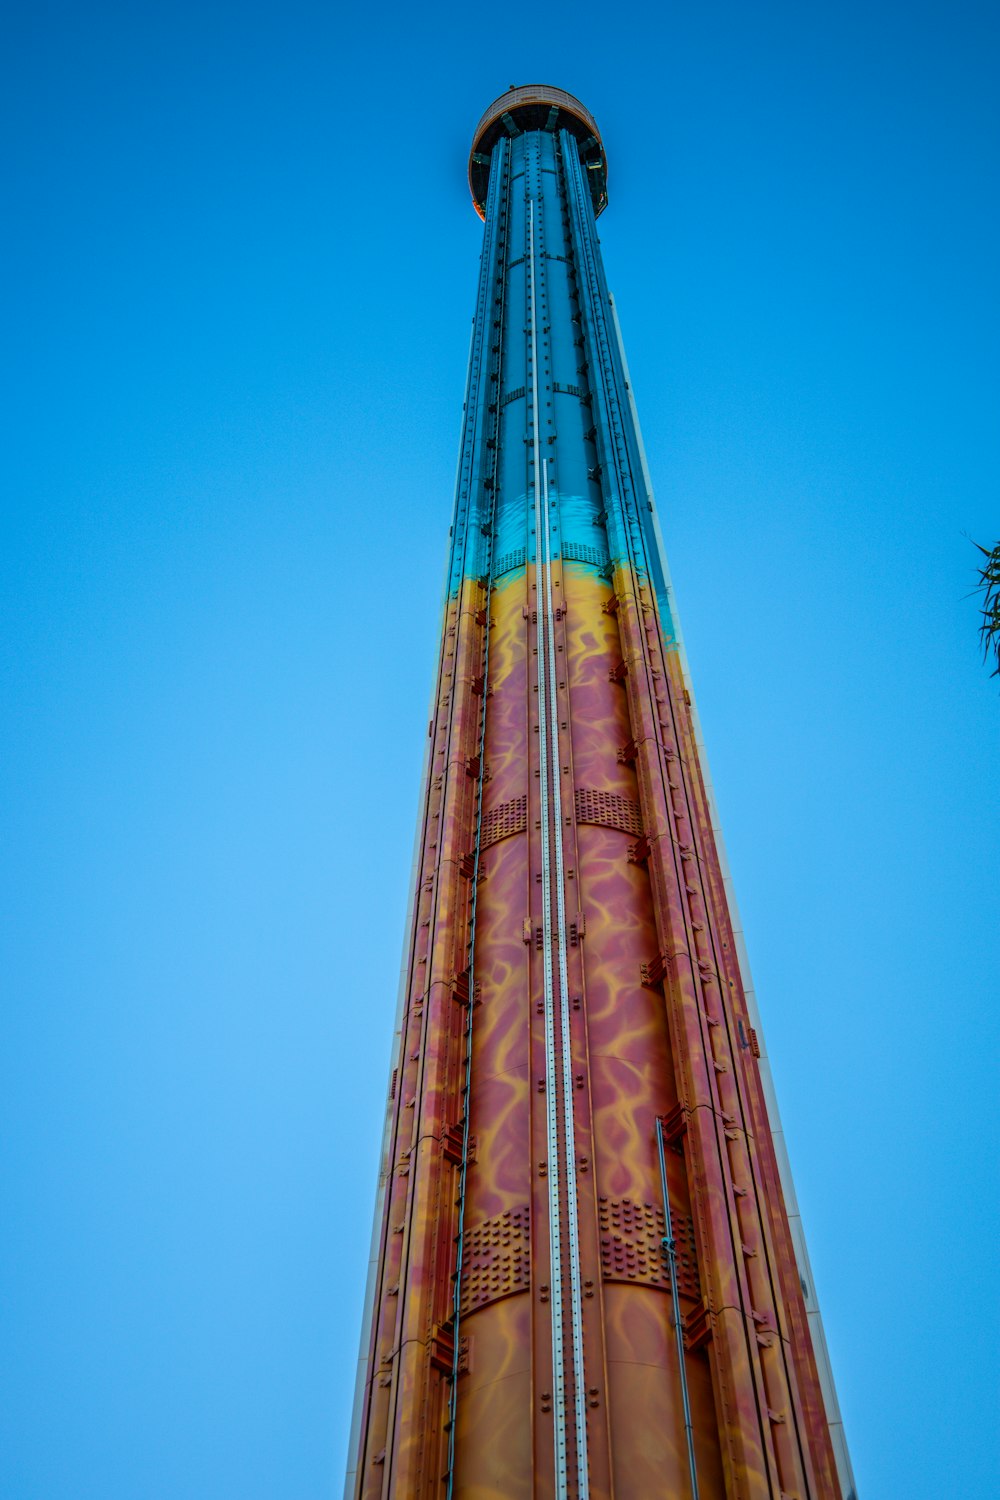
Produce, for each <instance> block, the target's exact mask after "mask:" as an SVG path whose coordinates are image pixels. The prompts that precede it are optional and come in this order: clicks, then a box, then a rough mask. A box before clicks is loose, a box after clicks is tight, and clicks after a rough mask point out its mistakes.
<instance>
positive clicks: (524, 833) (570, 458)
mask: <svg viewBox="0 0 1000 1500" xmlns="http://www.w3.org/2000/svg"><path fill="white" fill-rule="evenodd" d="M469 181H470V187H471V190H472V194H473V201H474V203H475V205H476V208H477V211H478V212H479V213H480V214H481V216H482V217H483V219H484V224H485V229H484V245H483V255H482V262H481V269H480V279H479V288H478V294H477V305H476V315H475V324H474V334H473V347H472V353H471V357H470V365H469V377H468V384H467V390H466V401H465V417H464V426H463V437H462V451H461V456H460V464H459V477H458V489H457V496H456V505H455V514H454V521H453V526H452V533H451V542H450V562H449V571H448V586H447V594H446V600H445V611H444V620H443V624H442V636H441V647H440V658H439V665H438V676H437V688H436V696H435V704H434V712H433V717H432V721H431V726H430V739H429V749H428V763H427V771H426V780H425V792H424V803H423V809H422V823H421V828H420V832H419V835H418V846H417V854H416V865H415V871H414V885H413V898H412V909H411V918H410V924H411V925H410V932H409V940H408V949H407V953H406V956H405V960H404V972H403V980H402V990H401V998H400V1013H399V1022H398V1039H397V1054H396V1058H395V1062H394V1070H393V1075H392V1082H391V1087H390V1098H389V1102H388V1114H387V1126H386V1137H385V1147H384V1155H383V1172H382V1179H381V1183H380V1193H379V1203H378V1209H377V1215H376V1236H375V1242H374V1246H373V1255H372V1264H371V1276H370V1282H369V1295H368V1305H367V1309H366V1328H365V1332H364V1335H363V1343H362V1351H361V1364H360V1370H359V1383H358V1400H357V1405H356V1412H355V1424H354V1431H353V1433H352V1468H351V1472H350V1474H349V1476H348V1489H347V1493H348V1495H349V1496H354V1497H356V1500H376V1497H380V1500H388V1497H396V1500H418V1497H419V1500H425V1497H426V1500H430V1497H450V1496H456V1497H462V1500H487V1497H496V1500H500V1497H503V1500H528V1497H531V1500H550V1497H552V1500H569V1497H574V1500H577V1497H578V1500H588V1497H593V1500H610V1497H611V1496H616V1497H617V1500H652V1497H659V1496H663V1497H667V1496H671V1497H672V1496H687V1495H700V1496H701V1497H717V1496H718V1497H722V1496H728V1497H731V1500H735V1497H740V1500H743V1497H746V1500H758V1497H759V1500H764V1497H769V1500H780V1497H782V1496H785V1497H791V1496H796V1497H799V1500H806V1497H831V1500H835V1497H839V1496H841V1495H843V1496H844V1497H845V1500H846V1496H847V1495H848V1494H849V1493H850V1492H851V1488H852V1486H851V1481H850V1468H849V1462H848V1460H847V1455H846V1448H845V1447H844V1445H843V1437H842V1429H841V1427H840V1423H839V1416H838V1414H837V1410H836V1398H835V1396H834V1394H833V1386H832V1380H831V1379H830V1376H829V1366H828V1362H827V1359H826V1353H825V1346H824V1344H823V1341H822V1333H821V1329H820V1328H819V1324H818V1311H817V1310H816V1308H815V1304H814V1301H813V1298H812V1292H811V1274H810V1273H808V1267H807V1264H806V1262H805V1259H804V1245H802V1246H800V1247H797V1243H796V1241H797V1240H800V1238H801V1236H800V1231H799V1228H798V1219H797V1213H796V1211H795V1208H794V1198H793V1197H792V1194H791V1185H790V1179H789V1176H788V1172H787V1163H786V1161H785V1158H784V1152H783V1146H782V1138H781V1136H780V1127H779V1126H778V1123H777V1115H776V1112H775V1108H774V1104H773V1098H772V1097H771V1095H770V1084H769V1075H768V1072H767V1068H766V1059H765V1058H764V1057H763V1056H762V1051H761V1045H760V1030H759V1022H758V1021H757V1018H756V1014H755V1013H754V1012H753V1011H752V1009H751V1007H752V997H748V982H747V980H746V974H745V969H744V967H742V966H741V962H740V955H739V952H738V941H739V940H738V936H737V934H738V922H737V921H736V919H735V907H734V906H733V904H732V902H731V900H730V898H729V892H728V880H727V876H726V873H725V867H724V861H723V857H722V855H721V848H720V845H719V843H718V840H717V837H716V832H715V829H714V824H715V819H714V814H713V806H712V802H711V793H710V789H709V787H708V784H707V774H706V771H705V768H704V763H703V756H702V755H701V753H700V744H699V737H698V732H697V724H696V720H695V718H694V716H693V705H692V701H691V689H690V682H689V680H688V677H687V673H686V667H685V662H684V657H683V651H682V649H681V646H680V641H679V635H678V630H677V623H676V613H675V611H674V609H673V601H672V595H671V591H670V586H669V581H668V578H667V574H666V565H665V561H664V558H663V553H662V548H661V546H660V544H659V540H658V534H657V531H656V526H655V517H654V512H653V500H652V494H651V491H650V488H649V484H648V477H647V475H646V470H645V463H644V459H643V454H642V448H641V440H640V437H639V431H638V425H637V422H636V419H635V411H634V406H633V402H632V396H631V391H630V388H629V384H628V380H627V372H626V367H625V361H624V354H623V351H622V348H621V342H620V338H619V336H618V330H617V323H616V319H615V315H614V307H613V303H612V301H611V298H610V296H609V294H608V291H607V286H606V283H605V280H604V271H603V267H602V264H601V256H600V249H599V245H598V241H597V235H596V228H595V219H596V216H597V214H599V213H600V212H601V211H602V210H603V208H604V206H605V204H606V201H607V167H606V158H605V151H604V146H603V143H602V141H601V137H600V133H599V131H598V129H597V125H596V123H595V121H594V120H593V117H592V116H591V115H590V114H589V112H588V111H587V110H586V109H585V108H584V106H583V105H582V104H581V103H580V102H579V101H578V100H576V99H574V98H573V97H572V96H571V95H569V94H565V93H563V92H562V91H560V90H558V89H551V88H547V87H527V88H519V89H512V90H510V91H509V92H508V93H507V94H506V95H504V96H503V97H502V98H501V99H499V100H497V101H496V103H495V104H494V105H492V106H491V107H490V109H489V110H487V112H486V114H485V115H484V116H483V119H482V120H481V121H480V124H479V126H478V127H477V131H476V135H475V140H474V144H473V149H472V153H471V157H470V165H469ZM797 1248H798V1255H797ZM838 1471H839V1477H838Z"/></svg>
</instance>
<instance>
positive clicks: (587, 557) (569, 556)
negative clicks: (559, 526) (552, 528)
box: [562, 542, 608, 568]
mask: <svg viewBox="0 0 1000 1500" xmlns="http://www.w3.org/2000/svg"><path fill="white" fill-rule="evenodd" d="M562 555H563V557H564V558H565V559H566V561H567V562H582V563H592V564H593V566H594V567H595V568H600V567H602V566H603V565H604V563H606V562H607V560H608V554H607V550H606V549H605V548H604V547H586V546H584V544H583V543H582V542H564V543H563V549H562Z"/></svg>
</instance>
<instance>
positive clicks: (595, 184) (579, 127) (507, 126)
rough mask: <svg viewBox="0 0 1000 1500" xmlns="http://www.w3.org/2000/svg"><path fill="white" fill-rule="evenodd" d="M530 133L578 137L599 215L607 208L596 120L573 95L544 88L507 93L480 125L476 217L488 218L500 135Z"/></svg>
mask: <svg viewBox="0 0 1000 1500" xmlns="http://www.w3.org/2000/svg"><path fill="white" fill-rule="evenodd" d="M526 130H568V131H569V132H570V134H571V135H573V136H575V137H576V140H577V142H578V143H579V147H580V160H581V161H582V162H583V165H584V167H585V168H586V172H587V179H588V182H589V184H590V196H591V199H592V201H593V204H594V214H595V216H596V215H597V214H599V213H602V212H603V210H604V209H605V208H606V207H607V204H608V167H607V160H606V158H605V154H604V143H603V142H602V140H601V133H600V131H599V130H598V128H597V121H596V120H595V119H594V117H593V115H592V114H591V113H590V111H589V110H588V109H586V108H585V107H584V106H583V105H582V104H581V103H580V101H579V99H576V98H574V96H573V95H572V94H567V93H566V91H565V90H564V89H556V88H550V87H549V85H548V84H544V83H528V84H524V85H523V86H522V87H520V88H509V89H508V90H507V92H506V93H505V94H501V95H500V97H499V99H495V100H494V101H493V103H492V104H491V105H490V107H489V109H488V110H487V111H486V113H485V114H484V115H483V117H482V119H481V120H480V122H479V124H478V125H477V126H476V133H475V136H474V137H473V141H472V150H471V152H470V153H469V187H470V189H471V192H472V201H473V203H474V204H475V208H476V213H477V214H478V215H479V217H480V218H481V219H483V218H485V217H486V193H487V189H488V187H489V181H490V157H491V156H492V153H493V147H494V146H495V145H496V143H497V141H498V140H499V139H500V137H501V136H502V135H511V136H515V135H521V134H522V133H523V132H524V131H526Z"/></svg>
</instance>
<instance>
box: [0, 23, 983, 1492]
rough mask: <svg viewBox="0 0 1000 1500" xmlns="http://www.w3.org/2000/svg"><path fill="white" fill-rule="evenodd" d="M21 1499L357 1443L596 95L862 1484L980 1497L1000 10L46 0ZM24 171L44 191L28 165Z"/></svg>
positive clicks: (17, 1382) (10, 82)
mask: <svg viewBox="0 0 1000 1500" xmlns="http://www.w3.org/2000/svg"><path fill="white" fill-rule="evenodd" d="M8 28H9V29H8V33H7V37H6V47H5V51H6V53H7V60H6V64H5V67H6V71H7V75H8V76H7V80H6V83H5V87H4V96H5V97H4V105H3V108H4V110H5V112H6V120H5V122H4V125H3V150H4V153H5V155H6V156H7V157H8V158H9V163H10V165H9V166H8V169H7V176H8V184H9V187H8V193H7V194H6V195H5V196H6V197H7V199H8V216H7V226H6V232H5V235H4V252H3V253H4V256H5V259H6V270H5V275H4V284H5V289H6V291H7V293H8V299H9V304H10V305H9V309H8V312H7V315H6V333H5V344H6V346H7V351H8V354H10V355H12V358H11V360H10V364H9V375H10V379H9V384H8V388H7V391H6V395H5V397H4V401H3V408H2V412H3V421H4V425H5V429H6V432H5V437H4V442H3V472H4V482H3V546H2V568H3V575H4V581H3V592H4V623H3V627H2V641H3V662H4V664H3V674H4V677H3V702H4V716H3V728H2V762H3V792H2V798H3V846H4V861H3V862H4V866H5V870H4V886H3V919H4V924H3V925H4V934H3V940H2V941H3V950H2V960H0V961H2V975H3V980H2V983H3V997H2V1010H0V1026H2V1035H0V1071H2V1076H0V1112H2V1117H3V1119H2V1142H3V1144H2V1151H3V1159H2V1161H3V1182H2V1185H0V1204H2V1229H0V1285H2V1295H3V1302H2V1322H3V1326H2V1331H0V1347H2V1354H0V1362H2V1363H0V1381H2V1391H0V1423H2V1424H3V1427H4V1428H5V1429H7V1430H6V1431H4V1432H0V1494H2V1495H3V1496H4V1497H5V1500H7V1497H9V1500H230V1497H239V1500H326V1497H329V1496H335V1495H338V1493H339V1488H340V1484H341V1474H342V1468H343V1461H344V1454H345V1447H346V1433H347V1423H348V1416H349V1407H350V1401H351V1383H352V1376H353V1365H354V1359H355V1352H356V1340H357V1335H358V1325H359V1319H360V1308H361V1296H362V1283H363V1275H364V1262H365V1258H366V1254H367V1242H368V1235H369V1225H370V1216H371V1209H372V1201H373V1191H374V1177H375V1171H376V1160H377V1151H378V1137H379V1131H380V1121H381V1115H382V1099H383V1093H384V1087H385V1079H386V1069H387V1064H388V1049H389V1040H390V1031H391V1019H392V1014H393V1009H394V996H395V984H396V971H397V965H398V956H399V952H400V945H401V940H402V925H403V913H404V904H405V894H406V892H405V886H406V880H407V875H408V867H409V856H410V843H411V836H412V830H413V825H414V819H415V816H416V800H417V786H418V776H419V762H420V756H421V753H422V749H423V743H424V736H425V734H426V712H427V700H428V694H429V689H430V672H431V666H432V658H433V653H434V642H435V635H436V631H437V623H438V606H439V588H440V580H441V570H442V564H443V554H444V545H445V539H446V533H447V528H448V522H449V513H450V508H451V503H452V483H453V476H454V463H455V451H456V443H457V436H458V422H459V416H460V407H461V401H462V390H463V381H464V373H465V360H466V354H467V349H468V329H469V319H470V317H471V313H472V305H473V292H474V283H475V275H476V269H477V254H478V247H479V240H480V233H481V230H480V225H479V221H478V220H477V219H476V217H475V215H474V213H473V211H472V208H471V206H470V204H469V201H468V197H467V190H466V187H465V182H464V166H465V157H466V152H467V149H468V142H469V136H470V132H471V130H472V127H473V125H474V123H475V121H476V119H477V118H478V116H479V113H480V112H481V110H482V109H483V108H484V107H485V105H486V104H487V103H488V102H489V101H490V100H491V99H492V98H493V97H494V96H495V95H496V94H497V93H499V92H501V91H502V90H503V89H504V88H506V87H507V85H508V84H509V83H511V82H521V83H525V82H533V81H550V82H552V83H555V84H558V85H561V86H563V87H565V88H568V89H570V90H572V91H573V92H575V93H577V94H579V95H580V96H581V98H582V99H583V100H584V101H585V102H586V104H587V105H588V106H589V107H590V108H591V109H592V110H593V111H594V113H595V114H596V116H597V118H598V120H599V121H600V123H601V126H602V127H603V130H604V133H605V139H606V143H607V147H608V152H609V161H610V197H611V205H610V208H609V210H608V212H607V214H606V216H605V217H604V219H603V220H602V238H603V245H604V253H605V257H606V264H607V269H608V275H609V279H610V282H611V285H612V288H613V289H614V291H615V292H616V294H617V297H618V301H619V306H620V310H621V315H622V321H623V325H624V331H625V338H626V344H627V348H628V352H629V357H630V360H631V364H632V371H633V376H634V380H635V384H636V388H637V392H638V396H639V402H640V412H641V416H642V419H643V424H644V429H645V437H646V442H647V447H648V449H649V454H650V461H651V467H652V471H653V477H654V481H655V484H656V487H657V492H658V497H659V501H660V506H661V511H662V515H663V521H664V529H665V531H666V534H667V539H668V547H669V550H670V555H671V564H672V569H673V573H674V581H675V584H676V586H677V591H678V597H679V600H680V604H681V609H682V614H683V619H684V625H685V630H686V634H687V637H688V645H689V651H690V655H691V661H692V668H693V672H694V676H695V685H696V690H697V693H698V698H699V704H700V708H701V713H702V718H703V721H704V726H705V731H706V735H707V737H708V741H709V748H710V753H711V761H712V768H713V773H714V776H715V780H716V787H717V792H718V796H719V801H720V804H721V809H722V815H723V820H724V823H725V826H726V831H727V836H728V842H729V847H730V854H731V858H732V863H733V866H734V872H735V876H736V880H737V887H738V892H739V896H740V900H741V903H742V906H743V912H744V917H745V920H746V927H747V933H748V938H749V944H750V951H751V958H752V961H753V964H754V968H755V973H756V979H757V986H758V991H759V995H760V1000H761V1006H762V1010H763V1014H764V1023H765V1026H766V1029H767V1036H768V1043H769V1048H770V1051H771V1053H772V1055H773V1060H774V1067H775V1073H776V1078H777V1083H778V1089H779V1097H780V1101H781V1104H782V1109H783V1113H784V1117H785V1123H786V1127H787V1132H788V1138H789V1143H790V1149H791V1153H792V1160H793V1166H794V1168H795V1171H796V1177H797V1182H798V1187H799V1194H800V1198H801V1200H802V1208H803V1214H804V1217H805V1222H806V1227H807V1231H808V1233H809V1238H810V1246H811V1251H812V1256H813V1260H814V1269H815V1273H816V1278H817V1282H818V1286H819V1291H820V1295H821V1298H822V1302H823V1306H824V1310H825V1316H826V1325H827V1331H828V1335H829V1341H830V1345H831V1350H832V1355H833V1360H834V1365H835V1369H836V1372H837V1376H838V1382H839V1388H840V1396H841V1401H842V1405H843V1409H844V1415H845V1420H846V1423H847V1432H848V1437H849V1440H850V1443H851V1446H852V1450H853V1455H854V1462H855V1467H856V1470H857V1477H858V1482H859V1488H860V1494H861V1497H862V1500H877V1497H885V1500H898V1497H901V1496H906V1497H907V1500H923V1497H927V1500H931V1497H933V1500H940V1497H942V1496H950V1495H961V1496H962V1497H963V1500H980V1497H982V1500H986V1497H991V1496H993V1495H995V1493H996V1488H995V1486H996V1455H995V1436H994V1430H995V1423H996V1415H997V1408H996V1378H995V1373H994V1372H995V1366H996V1350H997V1339H998V1336H1000V1331H998V1319H997V1295H996V1285H997V1270H996V1254H995V1245H996V1240H997V1231H998V1227H1000V1225H998V1212H997V1202H998V1197H997V1193H998V1182H997V1177H996V1170H995V1156H996V1151H995V1146H996V1130H997V1124H998V1122H997V1119H996V1113H995V1109H994V1108H993V1107H992V1105H991V1099H992V1098H993V1097H994V1096H995V1093H996V1084H995V1078H996V1067H997V1061H998V1049H997V1023H996V1017H997V1012H998V1008H1000V994H998V989H1000V983H998V978H997V968H998V965H997V955H998V949H1000V943H998V936H1000V911H998V895H997V884H998V882H997V859H996V855H997V849H998V847H1000V827H998V817H997V802H998V799H997V759H998V749H1000V694H998V690H997V684H996V683H995V682H992V683H991V682H990V680H989V678H988V676H987V673H986V671H985V670H984V669H983V667H982V666H981V664H980V661H979V658H978V653H977V641H976V604H975V601H974V600H973V599H970V598H969V597H968V594H969V591H970V589H971V587H972V584H973V571H974V562H975V555H974V553H973V549H972V547H971V545H970V543H969V541H968V540H967V539H966V537H965V535H963V533H968V535H969V536H971V537H976V538H979V539H980V540H983V541H988V542H992V541H993V540H994V539H995V538H996V537H997V535H998V534H1000V501H998V496H1000V486H998V483H997V479H998V474H997V470H998V443H997V411H998V394H1000V393H998V389H997V387H998V376H997V370H998V361H997V347H998V341H997V334H998V321H1000V319H998V300H997V277H996V266H997V259H998V248H1000V247H998V224H997V202H998V193H997V188H998V183H997V174H996V168H995V163H996V157H997V146H998V140H1000V131H998V113H997V103H996V100H997V90H996V74H997V63H998V45H997V43H998V35H997V31H998V23H997V16H996V13H995V11H994V10H993V7H992V6H989V5H987V4H982V5H975V4H967V3H962V0H958V3H949V4H945V3H944V0H936V3H919V0H917V3H912V0H911V3H908V4H905V5H904V4H902V3H898V4H888V3H886V4H878V3H875V4H872V3H860V0H841V3H839V4H837V5H826V6H803V5H801V4H791V3H775V4H767V3H764V4H762V5H756V6H748V5H745V4H737V3H735V0H733V3H729V4H726V3H718V0H706V3H699V4H697V5H686V6H666V7H664V6H659V5H657V6H649V7H648V8H645V9H644V8H643V7H642V6H641V5H639V6H630V7H626V8H622V7H616V6H613V5H611V6H608V7H606V8H599V7H597V6H594V5H590V4H581V5H578V6H569V5H564V4H554V5H552V6H550V7H548V8H547V9H545V10H544V11H538V12H533V11H532V10H531V9H530V8H529V9H527V10H525V9H524V8H523V7H522V8H521V9H520V10H518V9H517V8H516V7H513V8H512V7H509V6H508V7H495V6H494V7H480V8H478V9H473V8H471V7H468V6H464V5H463V6H460V5H454V6H438V7H431V8H417V7H409V6H407V7H403V6H399V5H392V4H390V5H388V6H382V7H374V6H358V7H357V8H356V9H355V10H354V11H353V12H352V13H351V14H347V13H344V12H342V11H339V10H338V9H337V8H336V7H334V6H330V5H324V6H320V5H313V4H308V3H303V0H285V3H283V4H280V5H279V4H276V3H273V0H272V3H268V4H245V3H244V4H240V5H236V4H234V3H231V0H218V3H215V4H202V5H197V6H195V5H191V4H186V3H184V0H179V3H173V4H171V5H163V4H159V3H153V4H149V5H125V4H122V5H119V6H117V7H116V6H107V5H104V4H101V3H100V0H96V3H90V4H88V5H86V6H83V5H81V6H77V7H70V6H65V5H64V6H60V5H55V6H53V5H47V4H46V3H44V0H36V3H33V4H31V5H30V6H22V7H21V8H20V11H19V13H18V14H17V15H16V16H14V17H13V19H11V20H10V21H9V23H8ZM11 200H12V201H11Z"/></svg>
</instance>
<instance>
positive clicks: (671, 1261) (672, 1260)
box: [656, 1119, 698, 1500]
mask: <svg viewBox="0 0 1000 1500" xmlns="http://www.w3.org/2000/svg"><path fill="white" fill-rule="evenodd" d="M656 1151H657V1155H658V1156H659V1159H660V1187H661V1188H662V1190H663V1218H664V1223H665V1225H666V1231H667V1232H666V1234H665V1235H664V1236H663V1250H664V1253H665V1255H666V1257H667V1268H668V1270H669V1271H670V1295H671V1297H672V1298H673V1303H674V1336H675V1338H676V1340H677V1367H678V1369H679V1370H680V1376H681V1401H682V1403H683V1406H684V1434H685V1436H686V1438H687V1450H688V1467H689V1469H690V1471H691V1500H698V1471H697V1469H696V1468H695V1462H694V1428H693V1427H692V1425H691V1398H690V1396H689V1394H688V1381H687V1366H686V1365H685V1363H684V1324H683V1322H682V1321H681V1294H680V1288H679V1287H678V1285H677V1241H676V1240H675V1239H674V1220H673V1215H672V1214H671V1212H670V1190H669V1189H668V1187H667V1159H666V1156H665V1155H664V1151H663V1121H662V1120H660V1119H657V1122H656Z"/></svg>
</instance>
